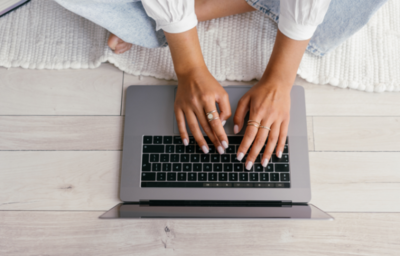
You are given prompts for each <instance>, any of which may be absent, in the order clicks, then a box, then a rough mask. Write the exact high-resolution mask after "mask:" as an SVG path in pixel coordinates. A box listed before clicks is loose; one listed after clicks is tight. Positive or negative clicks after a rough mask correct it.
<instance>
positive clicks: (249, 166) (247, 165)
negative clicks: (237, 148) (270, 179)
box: [246, 161, 253, 171]
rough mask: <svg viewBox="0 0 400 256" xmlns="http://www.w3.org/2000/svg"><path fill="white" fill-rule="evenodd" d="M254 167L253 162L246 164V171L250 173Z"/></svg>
mask: <svg viewBox="0 0 400 256" xmlns="http://www.w3.org/2000/svg"><path fill="white" fill-rule="evenodd" d="M252 166H253V162H252V161H249V162H248V163H247V164H246V170H248V171H250V169H251V167H252Z"/></svg>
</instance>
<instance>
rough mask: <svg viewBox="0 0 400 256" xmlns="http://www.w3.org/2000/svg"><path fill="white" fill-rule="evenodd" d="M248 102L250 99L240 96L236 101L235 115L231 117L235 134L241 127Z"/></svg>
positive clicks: (247, 108)
mask: <svg viewBox="0 0 400 256" xmlns="http://www.w3.org/2000/svg"><path fill="white" fill-rule="evenodd" d="M249 103H250V100H249V99H248V98H247V97H246V98H244V97H243V98H241V99H240V100H239V102H238V105H237V108H236V112H235V116H234V117H233V123H234V124H235V125H234V126H233V132H234V133H235V134H238V133H239V132H240V131H241V130H242V128H243V123H244V117H245V116H246V114H247V112H248V111H249Z"/></svg>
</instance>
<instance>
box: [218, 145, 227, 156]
mask: <svg viewBox="0 0 400 256" xmlns="http://www.w3.org/2000/svg"><path fill="white" fill-rule="evenodd" d="M218 153H220V154H221V155H222V154H223V153H225V151H224V149H223V148H222V147H221V146H218Z"/></svg>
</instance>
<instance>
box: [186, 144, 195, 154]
mask: <svg viewBox="0 0 400 256" xmlns="http://www.w3.org/2000/svg"><path fill="white" fill-rule="evenodd" d="M186 153H190V154H192V153H194V145H189V146H186Z"/></svg>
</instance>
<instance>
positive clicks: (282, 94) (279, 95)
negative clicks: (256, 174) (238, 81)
mask: <svg viewBox="0 0 400 256" xmlns="http://www.w3.org/2000/svg"><path fill="white" fill-rule="evenodd" d="M290 90H291V84H290V85H287V84H286V85H285V84H282V83H280V82H277V81H271V80H267V82H264V81H262V80H261V81H260V82H258V83H257V84H256V85H254V86H253V87H252V88H251V89H250V90H249V91H248V92H247V93H246V94H245V95H244V96H243V97H242V98H241V99H240V101H239V103H238V107H237V110H236V113H235V116H234V120H233V121H234V123H235V126H234V132H235V133H238V132H239V131H240V130H241V129H242V128H243V125H244V117H245V116H246V114H247V112H248V111H250V114H249V120H252V121H256V122H258V123H259V124H260V125H261V126H262V127H260V128H257V127H256V126H252V125H251V126H250V125H249V126H247V128H246V132H245V134H244V137H243V140H242V143H241V144H240V146H239V149H238V151H237V158H238V159H239V160H240V161H241V160H242V159H243V157H244V156H245V155H246V153H247V152H248V150H249V147H250V146H251V144H252V143H253V141H254V143H253V145H252V147H251V149H250V152H249V154H248V156H247V158H246V164H245V166H246V169H247V170H250V169H251V167H252V166H253V163H254V162H255V160H256V158H257V156H258V154H259V153H260V151H261V149H262V148H263V147H264V146H265V150H264V153H263V156H262V160H261V163H262V165H263V166H264V167H266V166H267V164H268V162H269V160H270V159H271V155H272V153H273V152H274V149H275V146H276V145H277V143H278V145H277V146H276V155H277V156H278V157H279V158H280V157H282V152H283V149H284V147H285V142H286V135H287V132H288V127H289V119H290ZM253 123H254V122H253ZM263 127H267V128H270V129H271V130H269V129H266V128H263ZM267 137H268V142H267V143H266V141H267ZM265 144H266V145H265Z"/></svg>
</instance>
